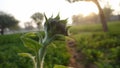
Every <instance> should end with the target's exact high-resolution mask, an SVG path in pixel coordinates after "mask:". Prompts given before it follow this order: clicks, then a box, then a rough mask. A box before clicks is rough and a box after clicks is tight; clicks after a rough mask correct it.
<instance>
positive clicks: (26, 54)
mask: <svg viewBox="0 0 120 68" xmlns="http://www.w3.org/2000/svg"><path fill="white" fill-rule="evenodd" d="M18 55H19V56H22V57H29V58H34V56H32V55H31V54H30V53H18Z"/></svg>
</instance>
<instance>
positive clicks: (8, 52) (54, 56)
mask: <svg viewBox="0 0 120 68" xmlns="http://www.w3.org/2000/svg"><path fill="white" fill-rule="evenodd" d="M21 35H22V34H11V35H3V36H2V35H1V36H0V68H33V64H32V60H31V59H29V58H25V57H21V56H19V55H18V53H23V52H28V53H32V52H31V51H29V50H28V49H26V47H24V45H23V43H22V41H21V39H20V36H21ZM34 39H36V40H37V37H34ZM61 42H62V43H63V41H61ZM61 42H60V41H56V42H54V43H52V44H51V45H50V46H49V47H48V50H47V53H48V54H47V55H46V59H45V68H53V66H54V65H56V64H58V65H68V63H69V58H70V55H69V53H68V52H67V49H66V46H65V42H64V43H63V44H61Z"/></svg>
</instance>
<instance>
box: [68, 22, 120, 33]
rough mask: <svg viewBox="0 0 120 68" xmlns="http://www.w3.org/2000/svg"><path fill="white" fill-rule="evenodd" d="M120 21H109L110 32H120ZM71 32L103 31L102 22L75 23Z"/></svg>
mask: <svg viewBox="0 0 120 68" xmlns="http://www.w3.org/2000/svg"><path fill="white" fill-rule="evenodd" d="M119 26H120V21H114V22H108V29H109V32H113V31H114V32H120V27H119ZM70 32H71V34H79V33H86V32H87V33H88V32H103V30H102V25H101V23H97V24H82V25H77V26H76V25H75V26H72V27H71V28H70Z"/></svg>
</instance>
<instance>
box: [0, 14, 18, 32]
mask: <svg viewBox="0 0 120 68" xmlns="http://www.w3.org/2000/svg"><path fill="white" fill-rule="evenodd" d="M18 23H19V21H18V20H16V19H15V18H14V17H13V16H12V15H10V14H7V13H5V12H0V33H1V34H4V29H5V28H11V27H15V26H17V25H18Z"/></svg>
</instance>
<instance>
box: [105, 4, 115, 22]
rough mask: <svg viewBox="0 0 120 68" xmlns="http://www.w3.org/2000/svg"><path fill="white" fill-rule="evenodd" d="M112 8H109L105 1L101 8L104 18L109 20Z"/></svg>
mask: <svg viewBox="0 0 120 68" xmlns="http://www.w3.org/2000/svg"><path fill="white" fill-rule="evenodd" d="M113 11H114V10H113V9H112V8H111V6H110V4H109V3H108V2H107V4H106V5H105V7H104V8H103V12H104V14H105V17H106V20H107V21H109V19H110V17H111V15H112V12H113Z"/></svg>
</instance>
